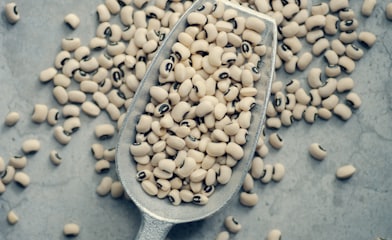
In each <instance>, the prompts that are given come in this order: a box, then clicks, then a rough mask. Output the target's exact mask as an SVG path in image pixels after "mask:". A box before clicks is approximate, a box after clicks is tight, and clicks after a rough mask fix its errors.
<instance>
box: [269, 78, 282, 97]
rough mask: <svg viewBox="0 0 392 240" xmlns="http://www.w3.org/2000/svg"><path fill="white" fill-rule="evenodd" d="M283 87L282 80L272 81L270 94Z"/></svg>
mask: <svg viewBox="0 0 392 240" xmlns="http://www.w3.org/2000/svg"><path fill="white" fill-rule="evenodd" d="M282 88H283V82H282V81H274V82H273V83H272V85H271V94H276V93H277V92H279V91H281V90H282Z"/></svg>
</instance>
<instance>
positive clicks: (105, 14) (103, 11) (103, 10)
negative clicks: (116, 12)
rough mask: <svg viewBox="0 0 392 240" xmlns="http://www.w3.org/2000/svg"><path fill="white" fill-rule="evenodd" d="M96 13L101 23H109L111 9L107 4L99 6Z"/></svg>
mask: <svg viewBox="0 0 392 240" xmlns="http://www.w3.org/2000/svg"><path fill="white" fill-rule="evenodd" d="M96 13H97V18H98V21H99V22H108V21H109V20H110V18H111V14H110V12H109V9H108V8H107V7H106V5H105V4H99V5H98V6H97V8H96Z"/></svg>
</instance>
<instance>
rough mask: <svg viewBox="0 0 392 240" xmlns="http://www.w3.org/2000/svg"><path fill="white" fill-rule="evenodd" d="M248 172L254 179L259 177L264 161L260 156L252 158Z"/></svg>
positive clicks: (262, 170)
mask: <svg viewBox="0 0 392 240" xmlns="http://www.w3.org/2000/svg"><path fill="white" fill-rule="evenodd" d="M250 174H251V176H252V177H253V178H254V179H259V178H261V176H262V175H263V174H264V161H263V159H262V158H261V157H254V158H253V160H252V164H251V168H250Z"/></svg>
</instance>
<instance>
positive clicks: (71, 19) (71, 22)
mask: <svg viewBox="0 0 392 240" xmlns="http://www.w3.org/2000/svg"><path fill="white" fill-rule="evenodd" d="M64 22H65V24H66V25H67V26H69V27H70V28H71V29H76V28H77V27H78V26H79V24H80V19H79V17H78V16H77V15H76V14H74V13H69V14H67V15H66V16H65V17H64Z"/></svg>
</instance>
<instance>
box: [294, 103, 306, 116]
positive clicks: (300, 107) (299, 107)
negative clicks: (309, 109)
mask: <svg viewBox="0 0 392 240" xmlns="http://www.w3.org/2000/svg"><path fill="white" fill-rule="evenodd" d="M305 110H306V105H304V104H301V103H297V104H295V106H294V108H293V110H292V112H293V118H294V119H295V120H301V119H302V117H303V115H304V112H305Z"/></svg>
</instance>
